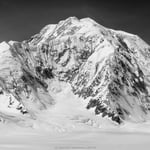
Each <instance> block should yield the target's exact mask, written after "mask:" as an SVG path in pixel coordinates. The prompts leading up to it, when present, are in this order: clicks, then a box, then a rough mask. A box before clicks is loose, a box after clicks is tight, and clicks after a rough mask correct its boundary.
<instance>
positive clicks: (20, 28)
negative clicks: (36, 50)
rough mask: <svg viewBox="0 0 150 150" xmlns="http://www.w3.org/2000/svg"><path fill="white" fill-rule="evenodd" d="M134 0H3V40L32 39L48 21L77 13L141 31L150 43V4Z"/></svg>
mask: <svg viewBox="0 0 150 150" xmlns="http://www.w3.org/2000/svg"><path fill="white" fill-rule="evenodd" d="M130 1H131V2H129V1H127V0H110V1H107V0H97V1H96V0H68V1H65V0H60V1H58V0H53V1H52V0H47V1H46V0H41V1H38V0H29V1H28V0H0V42H1V41H4V40H6V41H9V40H18V41H22V40H24V39H28V38H29V37H30V36H32V35H34V34H36V33H38V32H39V31H40V29H41V28H42V27H44V26H45V25H47V24H51V23H58V21H60V20H62V19H66V18H67V17H70V16H76V17H78V18H83V17H91V18H93V19H94V20H95V21H97V22H98V23H100V24H102V25H104V26H106V27H109V28H113V29H118V30H124V31H127V32H130V33H134V34H138V35H139V36H141V37H142V38H143V39H144V40H145V41H146V42H148V43H149V44H150V4H149V3H145V2H144V1H140V2H138V1H136V2H134V1H132V0H130Z"/></svg>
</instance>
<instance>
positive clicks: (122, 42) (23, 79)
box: [0, 17, 150, 124]
mask: <svg viewBox="0 0 150 150" xmlns="http://www.w3.org/2000/svg"><path fill="white" fill-rule="evenodd" d="M0 54H1V55H0V57H1V59H0V81H1V82H0V83H3V84H2V85H1V87H2V89H3V91H7V93H9V94H10V96H12V97H13V98H15V99H16V100H17V101H18V102H19V104H20V105H22V109H23V110H25V112H28V113H29V114H31V116H32V117H33V116H34V117H33V118H35V117H36V115H37V112H38V113H39V111H41V110H43V109H49V107H51V106H54V105H57V102H56V101H55V98H54V97H53V96H52V95H53V94H52V93H53V92H52V91H53V90H52V91H51V90H50V89H53V86H54V84H52V82H53V81H57V84H56V85H55V86H57V89H59V84H58V83H62V82H63V83H67V85H68V84H69V85H70V86H71V88H72V92H73V93H74V94H75V95H77V96H78V97H81V99H85V101H86V103H87V106H86V108H87V109H91V108H94V112H95V114H96V115H98V116H99V115H101V116H102V117H106V118H109V119H110V120H113V121H116V122H117V123H119V124H120V123H121V122H123V121H124V120H126V121H135V122H141V121H145V120H148V119H149V110H150V106H149V104H150V99H149V97H150V95H149V92H150V91H149V90H150V88H149V85H150V83H149V82H150V79H149V74H150V65H149V64H150V59H149V57H150V46H149V45H148V44H147V43H145V42H144V41H143V40H142V39H141V38H140V37H138V36H137V35H133V34H130V33H126V32H124V31H116V30H112V29H109V28H105V27H104V26H102V25H99V24H98V23H96V22H95V21H94V20H92V19H90V18H83V19H78V18H76V17H70V18H68V19H66V20H63V21H60V22H59V23H58V24H50V25H47V26H45V27H44V28H43V29H42V30H41V31H40V32H39V33H38V34H36V35H34V36H32V37H31V38H30V39H29V40H25V41H23V42H14V41H11V42H8V43H7V42H3V43H1V44H0ZM22 109H21V110H22ZM87 111H88V110H87ZM23 112H24V111H23Z"/></svg>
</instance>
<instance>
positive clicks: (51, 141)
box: [0, 81, 150, 150]
mask: <svg viewBox="0 0 150 150" xmlns="http://www.w3.org/2000/svg"><path fill="white" fill-rule="evenodd" d="M49 92H51V95H52V97H53V98H54V99H55V101H56V104H55V105H54V106H52V107H51V108H50V109H49V110H46V111H43V112H42V113H40V114H39V115H38V116H37V119H36V120H32V119H31V118H30V117H29V116H28V115H24V116H23V117H22V120H21V121H20V122H19V121H18V122H17V123H16V124H17V125H16V124H15V123H14V122H13V123H10V122H9V123H7V122H6V123H5V122H4V124H0V150H56V149H57V150H59V149H60V150H61V149H63V150H71V149H76V150H95V149H96V150H105V149H106V150H107V149H108V150H109V149H111V150H126V149H131V150H134V149H136V150H141V149H143V150H146V149H147V150H148V149H149V147H150V128H149V127H150V123H148V122H147V123H143V124H141V123H139V124H132V123H124V124H123V125H117V124H115V123H113V122H112V121H111V120H109V119H105V118H101V116H95V114H94V112H93V111H92V110H90V111H88V110H86V109H85V106H86V101H83V99H82V100H80V98H78V97H77V96H75V95H74V94H73V93H72V92H70V88H69V86H66V85H64V84H60V83H57V82H56V81H54V82H53V83H51V89H49ZM81 103H82V105H81ZM11 115H13V114H12V113H11ZM23 120H25V121H23Z"/></svg>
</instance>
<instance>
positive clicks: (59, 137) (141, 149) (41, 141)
mask: <svg viewBox="0 0 150 150" xmlns="http://www.w3.org/2000/svg"><path fill="white" fill-rule="evenodd" d="M0 129H1V134H0V149H1V150H56V149H63V150H71V149H77V150H89V149H91V150H95V149H96V150H110V149H111V150H127V149H128V150H134V149H135V150H149V147H150V134H145V133H144V134H143V133H126V132H124V133H123V132H118V131H116V132H115V131H113V130H112V132H106V131H98V130H95V131H94V130H93V131H92V130H90V131H85V130H84V131H78V132H77V131H76V132H69V133H68V132H64V133H55V134H54V133H53V134H52V133H49V132H42V131H39V130H38V131H37V130H31V129H24V128H18V127H17V128H16V127H14V126H11V128H7V127H6V126H5V127H2V126H1V127H0Z"/></svg>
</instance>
